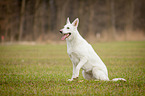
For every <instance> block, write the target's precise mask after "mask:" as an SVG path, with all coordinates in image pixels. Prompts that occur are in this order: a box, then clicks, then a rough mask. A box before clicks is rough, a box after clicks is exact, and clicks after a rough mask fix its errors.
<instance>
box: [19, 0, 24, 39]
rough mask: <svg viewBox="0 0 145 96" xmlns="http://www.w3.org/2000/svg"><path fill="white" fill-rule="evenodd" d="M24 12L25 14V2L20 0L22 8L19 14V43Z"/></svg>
mask: <svg viewBox="0 0 145 96" xmlns="http://www.w3.org/2000/svg"><path fill="white" fill-rule="evenodd" d="M24 12H25V0H22V7H21V14H20V28H19V41H21V39H22V35H23V26H24Z"/></svg>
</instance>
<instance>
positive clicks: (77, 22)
mask: <svg viewBox="0 0 145 96" xmlns="http://www.w3.org/2000/svg"><path fill="white" fill-rule="evenodd" d="M72 25H74V26H76V27H78V25H79V18H76V19H75V20H74V21H73V23H72Z"/></svg>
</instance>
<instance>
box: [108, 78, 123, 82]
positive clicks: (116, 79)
mask: <svg viewBox="0 0 145 96" xmlns="http://www.w3.org/2000/svg"><path fill="white" fill-rule="evenodd" d="M118 80H120V81H124V82H126V80H125V79H124V78H114V79H112V80H111V81H118Z"/></svg>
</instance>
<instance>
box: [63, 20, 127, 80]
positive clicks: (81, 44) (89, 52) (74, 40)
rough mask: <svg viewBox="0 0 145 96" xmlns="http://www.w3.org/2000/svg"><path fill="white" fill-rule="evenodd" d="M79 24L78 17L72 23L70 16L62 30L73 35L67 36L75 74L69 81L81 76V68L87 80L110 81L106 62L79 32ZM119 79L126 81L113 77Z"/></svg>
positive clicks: (68, 51) (68, 50) (68, 49)
mask: <svg viewBox="0 0 145 96" xmlns="http://www.w3.org/2000/svg"><path fill="white" fill-rule="evenodd" d="M78 24H79V19H78V18H76V19H75V20H74V21H73V23H72V24H71V23H70V21H69V18H67V24H66V25H65V26H64V28H63V29H61V30H60V32H61V33H63V34H67V33H71V35H70V36H69V37H68V38H66V42H67V53H68V55H69V57H70V59H71V61H72V63H73V75H72V77H71V79H69V81H72V80H74V79H76V78H78V77H79V71H80V69H82V70H83V71H82V74H83V77H84V78H85V79H87V80H91V79H95V80H105V81H109V78H108V71H107V68H106V66H105V64H104V63H103V61H102V60H101V59H100V57H99V56H98V55H97V54H96V52H95V51H94V49H93V48H92V46H91V45H90V44H89V43H88V42H87V41H86V40H85V39H83V37H82V36H81V35H80V34H79V32H78V30H77V27H78ZM68 27H69V28H68ZM117 80H124V81H126V80H125V79H123V78H115V79H113V81H117Z"/></svg>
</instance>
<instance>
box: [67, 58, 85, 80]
mask: <svg viewBox="0 0 145 96" xmlns="http://www.w3.org/2000/svg"><path fill="white" fill-rule="evenodd" d="M86 62H87V59H86V58H82V59H81V60H80V62H79V63H78V65H77V66H76V67H75V65H73V75H72V78H71V79H69V81H72V80H73V79H76V78H78V77H79V71H80V69H81V67H82V66H83V65H84V64H85V63H86Z"/></svg>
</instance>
